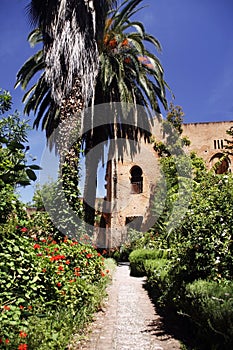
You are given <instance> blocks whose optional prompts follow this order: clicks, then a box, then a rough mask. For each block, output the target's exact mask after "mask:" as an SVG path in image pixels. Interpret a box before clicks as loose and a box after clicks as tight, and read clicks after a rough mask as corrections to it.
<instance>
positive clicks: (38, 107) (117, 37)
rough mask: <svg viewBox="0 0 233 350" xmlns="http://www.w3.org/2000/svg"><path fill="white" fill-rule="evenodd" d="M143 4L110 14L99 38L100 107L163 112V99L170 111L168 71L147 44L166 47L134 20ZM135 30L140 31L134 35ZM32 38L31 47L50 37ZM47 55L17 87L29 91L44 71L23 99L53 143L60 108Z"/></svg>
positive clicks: (37, 58)
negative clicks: (50, 79) (129, 106)
mask: <svg viewBox="0 0 233 350" xmlns="http://www.w3.org/2000/svg"><path fill="white" fill-rule="evenodd" d="M141 2H142V0H130V1H129V0H125V1H124V2H123V4H122V5H121V6H120V7H118V8H117V9H114V10H112V11H111V12H110V13H108V19H107V20H106V15H105V20H104V23H105V25H104V27H103V26H102V34H101V35H100V34H99V35H98V38H99V39H98V50H99V70H98V75H97V78H96V86H95V104H100V103H103V102H120V101H121V102H129V103H136V104H140V105H143V106H144V107H146V108H147V109H148V110H149V108H150V107H151V108H152V110H155V111H159V103H158V100H160V101H161V103H162V105H163V106H164V107H165V109H167V102H166V98H165V87H167V84H166V82H165V81H164V78H163V68H162V66H161V64H160V62H159V60H158V58H157V57H156V56H155V55H154V54H153V53H152V52H151V51H149V50H148V49H147V48H146V47H145V45H144V41H145V42H149V43H152V44H153V45H154V47H155V49H156V50H158V51H160V50H161V47H160V44H159V42H158V40H157V39H155V38H154V37H153V36H151V35H149V34H147V33H146V32H145V29H144V26H143V24H142V23H140V22H138V21H130V18H131V17H132V15H133V14H134V13H135V12H137V11H138V9H137V6H138V4H139V3H141ZM35 3H37V2H36V1H35ZM41 13H43V10H41ZM98 18H99V17H98ZM101 18H103V17H101ZM102 22H103V20H102ZM97 23H98V21H97ZM133 28H134V29H135V31H132V29H133ZM101 37H102V39H100V38H101ZM28 40H29V42H30V44H31V45H35V44H38V43H40V42H44V40H45V39H44V38H43V35H42V31H41V29H35V30H34V31H33V32H32V33H31V34H30V35H29V37H28ZM45 56H46V55H45V50H43V49H42V50H39V51H38V53H36V54H35V55H34V56H32V57H31V58H29V60H28V61H27V62H25V64H24V65H23V66H22V68H21V69H20V70H19V72H18V74H17V83H16V85H19V84H21V85H22V87H23V88H24V89H25V88H27V86H28V84H29V82H31V81H32V80H33V77H35V76H36V74H38V73H39V72H41V75H40V77H39V79H38V80H37V81H36V83H35V84H34V85H33V86H32V87H31V88H30V89H29V90H28V91H27V93H26V94H25V96H24V99H23V101H24V102H26V104H25V113H27V114H29V113H30V112H31V111H33V112H34V113H35V114H36V118H35V120H34V126H35V127H36V128H38V127H39V125H40V123H42V124H41V125H42V129H43V130H45V131H46V136H47V138H48V139H49V137H50V136H51V134H52V132H53V131H54V129H55V128H56V127H57V126H58V124H59V121H60V112H59V108H60V106H58V104H57V103H56V101H55V100H54V99H53V96H52V87H51V86H50V84H49V83H48V81H47V79H46V71H47V69H49V68H48V67H47V65H46V59H45ZM82 81H84V79H83V80H82ZM80 95H81V94H80ZM81 97H82V95H81ZM77 98H80V96H77ZM67 103H68V101H66V104H67Z"/></svg>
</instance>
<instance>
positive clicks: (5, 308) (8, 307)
mask: <svg viewBox="0 0 233 350" xmlns="http://www.w3.org/2000/svg"><path fill="white" fill-rule="evenodd" d="M3 309H4V310H7V311H9V310H10V309H11V308H10V306H8V305H4V306H3Z"/></svg>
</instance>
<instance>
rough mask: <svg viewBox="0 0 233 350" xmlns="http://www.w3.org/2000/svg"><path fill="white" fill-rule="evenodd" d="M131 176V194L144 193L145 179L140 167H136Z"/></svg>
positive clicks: (133, 168) (132, 169) (131, 171)
mask: <svg viewBox="0 0 233 350" xmlns="http://www.w3.org/2000/svg"><path fill="white" fill-rule="evenodd" d="M130 175H131V179H130V181H131V193H134V194H136V193H142V191H143V177H142V169H141V168H140V167H139V166H138V165H134V166H133V167H132V168H131V170H130Z"/></svg>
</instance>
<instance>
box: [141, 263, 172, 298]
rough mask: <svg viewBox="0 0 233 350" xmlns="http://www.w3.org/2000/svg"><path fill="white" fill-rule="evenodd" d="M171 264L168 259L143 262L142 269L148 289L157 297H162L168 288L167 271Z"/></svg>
mask: <svg viewBox="0 0 233 350" xmlns="http://www.w3.org/2000/svg"><path fill="white" fill-rule="evenodd" d="M170 268H171V262H170V261H169V260H168V259H163V258H162V259H155V260H145V261H144V269H145V271H146V276H147V281H148V285H149V287H150V288H152V289H153V292H154V294H155V295H156V296H157V297H160V296H162V295H163V294H164V293H165V292H166V291H167V290H168V289H169V286H170V275H169V271H170Z"/></svg>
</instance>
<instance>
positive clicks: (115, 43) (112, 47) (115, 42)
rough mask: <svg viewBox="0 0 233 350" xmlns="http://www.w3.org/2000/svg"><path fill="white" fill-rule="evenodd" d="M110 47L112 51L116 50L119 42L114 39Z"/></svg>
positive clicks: (110, 42)
mask: <svg viewBox="0 0 233 350" xmlns="http://www.w3.org/2000/svg"><path fill="white" fill-rule="evenodd" d="M109 46H110V47H111V49H115V47H116V46H117V41H116V39H112V40H110V41H109Z"/></svg>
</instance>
